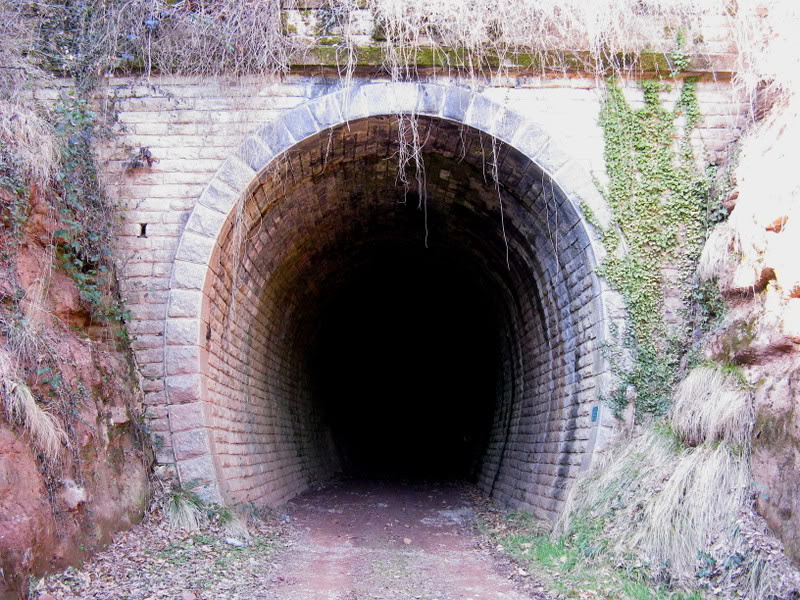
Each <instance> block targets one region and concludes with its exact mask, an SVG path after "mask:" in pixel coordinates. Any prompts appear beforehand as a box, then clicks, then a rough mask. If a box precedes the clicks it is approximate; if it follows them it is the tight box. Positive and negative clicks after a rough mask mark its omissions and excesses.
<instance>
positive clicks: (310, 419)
mask: <svg viewBox="0 0 800 600" xmlns="http://www.w3.org/2000/svg"><path fill="white" fill-rule="evenodd" d="M397 115H415V118H414V123H415V124H416V125H415V129H416V131H415V135H418V136H419V139H420V140H421V141H422V143H423V146H422V147H423V150H424V152H423V155H422V156H421V159H422V161H423V163H422V164H424V165H425V171H426V186H425V187H424V188H423V189H424V190H426V192H425V195H426V198H418V197H416V196H414V187H413V186H412V187H411V188H410V190H411V197H408V195H407V194H406V192H407V190H406V189H404V188H403V186H398V185H397V181H398V179H399V178H400V176H401V175H402V174H400V173H398V172H397V171H398V165H399V164H400V161H398V160H397V154H398V152H401V148H400V146H399V144H398V142H397V140H398V135H397V127H398V126H399V123H400V122H401V121H399V120H398V118H397ZM402 122H404V123H409V122H411V121H408V120H406V121H402ZM409 135H411V134H409ZM367 188H368V191H366V192H365V191H364V190H366V189H367ZM337 190H338V191H337ZM393 190H394V191H393ZM398 190H401V191H402V194H403V197H402V198H401V197H400V196H399V195H398V194H400V193H401V192H399V191H398ZM393 194H394V195H393ZM583 206H588V207H590V208H591V209H592V210H593V212H594V213H595V214H597V215H600V216H602V215H604V214H606V211H605V210H604V208H605V207H604V205H603V200H602V198H601V197H600V195H599V194H598V193H597V191H596V188H595V185H594V183H593V181H592V179H591V177H590V176H589V175H588V174H587V173H586V172H585V170H584V169H583V168H582V167H581V166H580V165H579V164H577V163H576V162H574V161H572V160H570V159H569V157H567V156H566V155H564V154H563V153H562V152H560V151H559V150H558V147H557V145H556V144H555V143H554V142H553V140H552V139H551V137H550V136H549V135H548V134H547V133H546V132H545V130H544V129H543V128H542V127H541V126H539V125H538V124H536V123H531V122H530V121H528V120H526V119H524V118H522V117H520V116H519V115H518V114H516V113H514V112H512V111H509V110H507V109H505V108H504V107H502V106H500V105H498V104H495V103H493V102H491V101H489V100H488V99H486V98H485V97H483V96H481V95H480V94H478V93H475V92H473V91H470V90H467V89H464V88H460V87H448V86H442V85H433V84H421V83H420V84H418V83H369V84H364V85H360V86H358V87H355V88H351V89H344V90H340V91H337V92H334V93H331V94H327V95H324V96H320V97H318V98H315V99H313V100H310V101H308V102H307V103H305V104H303V105H301V106H299V107H298V108H295V109H293V110H290V111H288V112H287V113H285V114H284V115H283V116H281V117H280V118H278V119H277V120H275V121H273V122H270V123H267V124H265V125H264V126H263V127H261V128H260V129H259V130H258V131H257V132H256V133H255V134H253V135H251V136H250V137H249V138H248V139H246V140H245V142H244V143H243V144H242V145H241V147H240V148H239V150H238V151H237V152H236V153H235V155H233V156H231V157H230V158H229V159H228V160H227V161H226V162H225V163H224V164H223V165H222V167H221V168H220V169H219V171H218V172H217V173H216V175H215V176H214V178H213V179H212V180H211V182H210V183H209V184H208V186H207V187H206V188H205V190H204V191H203V193H202V195H201V196H200V198H199V199H198V202H197V203H196V205H195V207H194V209H193V210H192V212H191V215H190V217H189V219H188V221H187V223H186V226H185V229H184V232H183V234H182V236H181V239H180V243H179V245H178V249H177V252H176V255H175V260H174V264H173V271H172V276H171V280H170V286H169V301H168V304H167V311H166V315H165V320H166V330H165V336H164V365H165V384H166V385H165V390H166V394H165V395H166V400H165V402H166V404H167V408H168V416H169V426H170V435H171V443H172V448H173V452H174V460H175V465H176V466H177V471H178V474H179V477H180V479H181V481H182V482H184V483H187V482H190V481H194V482H197V483H198V484H199V487H198V488H197V489H198V490H199V491H200V492H201V494H202V495H203V496H204V497H205V498H206V499H207V500H209V501H214V502H223V503H240V502H248V501H251V502H256V503H259V502H261V503H269V504H279V503H281V502H283V501H286V500H288V499H289V498H291V497H292V496H293V495H295V494H296V493H298V492H299V491H301V490H302V489H303V488H304V487H306V486H308V485H309V484H310V483H312V482H313V481H315V480H319V479H323V478H325V477H326V476H329V475H330V474H331V473H332V472H334V471H335V470H336V469H337V464H336V463H337V461H340V460H341V457H338V456H337V455H336V453H335V452H333V451H332V450H331V448H332V445H334V443H335V442H334V441H332V439H331V435H332V434H331V432H330V431H327V430H326V426H325V424H324V423H322V424H321V422H322V421H324V418H323V417H320V415H319V414H318V413H319V408H318V407H317V408H313V407H310V405H309V406H307V405H306V404H304V402H305V400H303V398H306V399H307V398H308V397H309V395H310V394H311V393H312V391H311V390H310V389H309V388H310V387H312V386H313V382H310V383H309V381H306V380H304V379H303V377H301V376H299V375H298V373H299V372H300V371H298V369H299V370H301V371H302V370H303V369H306V370H307V369H308V364H309V361H313V360H314V359H313V358H311V357H309V356H306V355H304V350H303V348H305V347H307V346H308V345H309V344H312V341H313V340H314V339H316V337H315V336H317V335H318V334H319V331H317V329H315V325H313V323H315V322H316V320H317V317H319V314H321V313H319V311H317V313H313V314H312V313H311V312H309V310H310V309H308V308H307V307H311V306H317V307H319V306H322V304H324V302H323V301H322V300H321V299H320V298H322V296H324V295H325V294H328V295H331V294H334V295H335V293H338V292H337V289H339V288H343V287H347V285H349V283H353V281H355V279H357V277H356V275H357V274H358V273H359V272H361V271H360V270H363V269H364V268H367V267H369V266H370V265H371V266H373V267H374V265H375V260H378V259H377V258H375V257H379V258H380V259H381V260H384V259H385V260H390V259H393V260H396V261H398V262H397V264H404V263H403V261H406V260H411V258H408V257H417V254H419V249H420V248H422V247H424V245H425V240H424V239H422V238H420V237H419V236H420V235H422V234H421V233H420V232H421V231H423V230H424V231H429V230H430V231H429V233H428V237H429V241H430V245H431V248H432V249H433V252H434V254H436V256H437V257H439V258H438V259H437V260H439V262H438V263H437V264H438V265H439V267H441V269H440V270H439V271H436V272H435V273H433V274H432V275H431V278H430V281H432V282H434V283H435V281H436V280H437V278H439V277H440V274H444V273H449V272H451V271H453V270H458V268H460V267H457V265H462V264H463V265H466V267H465V269H466V271H469V273H467V274H466V275H465V277H466V279H469V278H470V277H472V279H471V280H470V281H473V282H474V283H475V284H476V285H475V287H474V289H476V290H490V291H488V292H487V293H486V295H485V298H483V300H485V301H486V302H488V303H489V304H488V305H489V306H491V307H493V308H492V310H491V311H490V312H491V313H492V314H493V315H495V316H497V319H498V323H500V325H498V329H497V332H496V333H497V339H498V340H500V341H498V342H497V348H498V350H497V353H496V355H494V356H495V359H496V362H497V365H499V366H498V369H499V371H498V373H500V374H499V375H498V376H497V377H496V381H495V392H496V393H495V400H494V402H495V404H494V405H493V409H492V414H491V416H490V417H489V420H490V421H491V423H490V424H489V426H488V427H487V429H486V440H485V442H484V447H483V450H482V454H481V456H480V457H477V458H475V460H474V461H473V462H474V463H475V464H474V466H473V468H474V472H475V476H476V479H477V481H478V483H479V485H480V486H481V487H482V488H483V489H484V490H485V491H486V492H487V493H490V494H492V495H494V496H496V497H497V498H499V499H500V500H502V501H505V502H507V503H510V504H512V505H515V506H520V507H524V508H527V509H529V510H533V511H534V512H536V513H537V514H539V515H540V516H545V517H553V516H554V515H555V514H556V513H557V511H558V509H559V508H560V505H561V502H562V500H563V498H564V495H565V490H566V488H567V486H568V483H569V481H570V480H571V479H572V478H573V477H574V476H575V475H576V474H577V472H578V471H579V470H580V469H581V468H583V467H585V466H587V465H588V463H589V461H591V457H592V455H593V453H594V452H596V451H597V449H598V448H601V446H602V444H603V443H604V439H605V437H606V436H607V433H608V429H609V426H610V416H609V415H607V414H606V411H603V410H600V409H601V406H600V402H599V398H600V397H601V393H602V392H603V391H604V389H605V386H606V381H607V378H608V373H607V368H606V365H605V362H604V359H603V357H602V356H601V353H600V348H601V346H602V344H603V341H604V340H605V339H606V337H607V319H606V309H605V302H604V298H605V295H606V293H607V290H606V288H605V286H604V284H603V282H602V280H600V279H599V278H598V277H597V276H596V274H595V267H596V265H597V262H598V259H601V258H602V248H601V247H600V246H599V245H598V242H597V239H596V238H595V237H594V235H593V234H592V232H591V231H590V230H589V229H588V227H587V225H586V222H585V220H584V219H583V218H582V216H581V210H580V209H579V207H583ZM419 208H421V210H417V209H419ZM410 209H411V210H410ZM363 215H367V216H366V217H364V216H363ZM420 215H421V216H420ZM420 219H422V221H420ZM437 236H438V237H437ZM498 236H501V237H498ZM440 240H445V242H444V243H442V244H439V241H440ZM439 246H441V247H439ZM426 256H427V255H426ZM417 259H418V257H417V258H414V259H413V260H417ZM419 260H422V259H419ZM425 260H427V258H426V259H425ZM414 264H417V263H414ZM419 264H422V263H419ZM437 268H438V267H437ZM466 271H465V272H466ZM410 277H411V278H412V279H413V277H414V275H411V276H410ZM354 278H355V279H354ZM409 280H411V279H409ZM348 282H349V283H348ZM360 289H362V290H363V289H365V288H360ZM470 289H472V288H470ZM479 295H480V294H479ZM483 300H482V301H483ZM303 303H305V304H303ZM476 306H477V305H476ZM315 310H316V309H315ZM319 310H322V308H320V309H319ZM304 311H305V312H304ZM312 312H313V311H312ZM287 340H289V341H287ZM291 340H294V341H293V342H292V341H291ZM254 365H256V366H254ZM306 379H307V378H306ZM323 412H324V411H323Z"/></svg>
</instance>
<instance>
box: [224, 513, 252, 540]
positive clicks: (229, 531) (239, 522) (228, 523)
mask: <svg viewBox="0 0 800 600" xmlns="http://www.w3.org/2000/svg"><path fill="white" fill-rule="evenodd" d="M219 521H220V525H221V526H222V531H223V533H224V534H225V535H226V536H228V537H232V538H236V539H237V540H241V541H243V542H247V541H248V540H250V538H251V537H252V536H251V534H250V529H249V527H248V526H247V522H248V519H247V517H246V516H243V515H242V514H240V513H239V512H237V511H236V510H234V509H230V508H223V509H221V510H220V511H219Z"/></svg>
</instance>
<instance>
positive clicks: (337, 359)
mask: <svg viewBox="0 0 800 600" xmlns="http://www.w3.org/2000/svg"><path fill="white" fill-rule="evenodd" d="M459 258H461V259H462V260H459ZM463 258H464V257H460V256H458V255H455V256H454V255H452V254H450V253H447V252H444V251H442V250H441V249H439V248H428V249H425V248H424V247H423V246H422V245H421V244H418V245H416V246H412V247H407V248H405V249H397V248H389V249H384V250H383V251H382V252H375V253H374V254H372V255H371V256H370V263H369V264H368V265H365V266H364V267H362V269H361V270H360V271H359V272H358V273H355V274H354V277H353V279H352V280H351V281H348V282H347V283H346V285H345V286H344V287H343V288H342V289H341V290H340V291H339V293H338V294H337V295H336V297H335V298H331V299H330V300H329V301H328V304H327V305H326V306H324V307H322V314H321V323H320V325H321V330H320V332H319V337H318V339H317V340H315V344H314V346H315V347H314V349H313V358H312V363H311V365H310V370H311V374H312V375H311V376H312V382H313V384H314V390H313V393H314V395H316V396H317V397H318V398H319V399H320V402H321V403H322V408H323V411H324V414H325V415H326V419H327V421H328V423H329V425H330V427H331V431H332V433H333V439H334V442H335V444H336V448H337V452H338V453H339V456H340V464H341V466H342V470H343V472H344V473H345V474H349V475H354V476H358V477H367V478H384V479H385V478H388V477H400V478H403V479H453V478H455V479H468V480H474V479H475V478H477V475H478V471H479V467H480V458H481V456H482V455H483V454H484V452H485V450H486V445H487V443H488V440H489V433H490V428H491V424H492V415H493V413H494V409H495V406H494V404H495V386H496V384H497V382H498V381H499V380H500V378H501V377H500V375H499V374H498V373H497V372H496V371H497V369H498V366H499V343H500V339H499V323H498V322H497V319H496V313H497V310H496V307H494V306H493V304H492V298H491V296H490V294H489V293H487V290H486V288H487V283H488V282H486V281H485V280H483V279H482V278H481V276H480V273H478V272H475V271H474V270H471V269H470V268H469V262H468V261H464V260H463ZM465 262H466V264H465Z"/></svg>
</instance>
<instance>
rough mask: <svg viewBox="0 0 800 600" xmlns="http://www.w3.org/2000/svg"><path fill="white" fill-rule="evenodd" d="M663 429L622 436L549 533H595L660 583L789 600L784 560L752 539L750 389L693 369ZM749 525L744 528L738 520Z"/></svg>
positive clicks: (717, 370) (709, 370)
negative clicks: (706, 587) (627, 436)
mask: <svg viewBox="0 0 800 600" xmlns="http://www.w3.org/2000/svg"><path fill="white" fill-rule="evenodd" d="M673 400H674V404H673V407H672V409H671V411H670V415H669V426H665V425H657V424H654V425H651V426H649V427H648V428H646V429H645V431H644V432H643V433H642V434H641V435H636V436H633V437H631V438H628V439H621V440H619V441H618V442H617V444H616V445H615V446H614V447H613V448H612V449H611V450H610V451H609V452H607V453H606V454H605V455H604V456H602V457H601V458H600V459H599V460H598V461H597V462H596V463H595V464H594V465H593V467H592V469H591V470H590V471H589V472H587V474H586V475H584V476H582V477H581V478H580V479H579V480H578V482H576V484H575V485H574V486H573V487H572V489H571V491H570V494H569V497H568V499H567V503H566V506H565V508H564V511H563V513H562V515H561V517H560V519H559V521H558V522H557V524H556V528H555V535H556V536H564V537H565V538H566V539H573V540H575V539H576V538H580V537H581V536H586V535H587V533H586V532H587V531H588V532H589V535H590V537H592V536H596V539H594V541H593V542H592V544H593V547H595V548H604V550H601V551H600V552H599V554H600V555H605V554H606V553H608V552H610V553H611V555H612V556H613V559H612V560H613V561H618V562H619V564H621V565H627V564H629V563H630V561H631V558H632V557H636V559H635V562H636V563H637V565H638V566H637V568H644V569H645V571H646V572H647V573H648V574H649V576H650V577H652V578H654V579H655V580H657V581H671V582H674V583H675V584H677V585H678V586H679V587H682V586H686V587H689V588H692V587H694V586H696V585H697V584H698V583H700V584H701V585H706V586H708V587H715V588H720V589H723V588H724V590H725V592H724V595H725V596H726V597H745V598H749V599H752V600H758V599H767V598H783V597H791V596H790V595H787V594H790V592H791V591H792V590H796V589H797V585H798V581H797V580H796V577H795V579H794V580H792V579H791V578H790V579H789V580H786V579H784V576H785V574H786V573H788V574H790V575H792V574H794V575H796V573H795V572H794V571H792V570H791V569H788V570H787V569H786V564H785V562H786V561H785V558H782V557H778V556H776V555H775V553H774V551H773V550H764V549H763V548H762V547H761V546H765V544H761V546H759V545H757V544H753V543H751V542H752V540H751V539H750V538H748V537H747V535H746V534H745V532H746V531H750V532H751V533H753V536H751V537H753V539H756V538H758V537H759V536H765V538H769V539H770V540H771V542H770V543H768V544H766V546H770V545H772V546H774V544H778V542H777V541H775V540H774V538H771V537H770V536H769V535H768V534H765V532H764V531H762V532H761V533H756V532H755V529H754V528H755V527H756V525H754V523H755V522H756V520H757V519H756V517H755V516H754V515H753V498H752V492H751V488H750V486H751V481H752V475H751V472H750V434H751V430H752V427H753V421H754V415H753V408H752V399H751V395H750V393H749V391H748V390H747V389H746V387H744V386H743V384H742V382H741V380H740V378H738V377H737V376H736V374H735V373H733V372H731V371H729V370H725V369H723V368H721V367H719V366H701V367H697V368H695V369H694V370H692V371H691V372H690V373H689V375H688V377H687V378H686V379H685V380H684V381H683V382H682V383H681V384H680V385H679V386H678V388H677V390H676V392H675V396H674V399H673ZM743 523H746V524H747V526H746V527H745V526H743Z"/></svg>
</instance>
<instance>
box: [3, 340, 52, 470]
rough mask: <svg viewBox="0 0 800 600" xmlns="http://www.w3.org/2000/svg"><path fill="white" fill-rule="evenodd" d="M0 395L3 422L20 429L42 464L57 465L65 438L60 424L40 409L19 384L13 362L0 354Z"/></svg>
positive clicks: (28, 391) (21, 383)
mask: <svg viewBox="0 0 800 600" xmlns="http://www.w3.org/2000/svg"><path fill="white" fill-rule="evenodd" d="M0 392H2V396H3V408H4V411H5V416H6V419H7V420H8V421H9V422H10V423H16V424H17V425H19V426H20V427H22V428H23V429H24V430H25V432H26V433H27V434H28V436H29V437H30V439H31V442H32V443H33V446H34V448H36V450H37V451H39V453H40V454H42V456H44V458H45V460H46V461H47V462H48V463H50V464H52V463H55V462H56V461H58V459H59V457H60V456H61V451H62V449H63V446H64V444H66V443H67V436H66V433H65V432H64V429H63V428H62V426H61V423H60V421H59V420H58V419H57V418H56V417H55V416H54V415H52V414H50V413H49V412H48V411H46V410H45V409H43V408H41V407H40V406H39V405H38V404H37V403H36V399H35V398H34V397H33V394H32V393H31V390H30V388H28V386H27V385H25V383H24V382H22V381H21V380H20V378H19V377H18V376H17V373H16V367H15V365H14V363H13V361H12V360H11V359H10V358H9V357H8V356H6V355H5V354H4V353H0Z"/></svg>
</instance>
